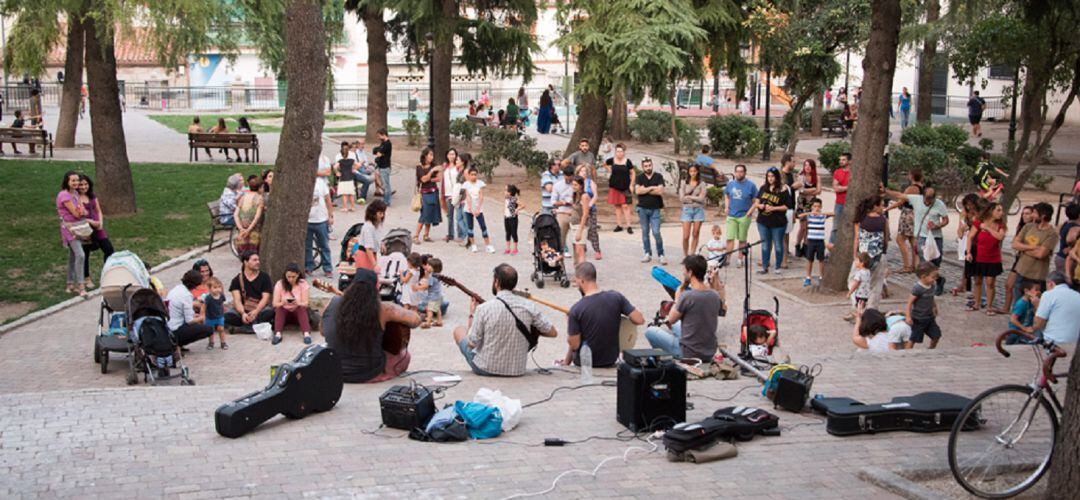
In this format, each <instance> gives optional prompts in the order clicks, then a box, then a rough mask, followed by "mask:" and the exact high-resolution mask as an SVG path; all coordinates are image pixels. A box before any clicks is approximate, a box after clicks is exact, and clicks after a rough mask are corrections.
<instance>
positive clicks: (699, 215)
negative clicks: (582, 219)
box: [593, 205, 705, 222]
mask: <svg viewBox="0 0 1080 500" xmlns="http://www.w3.org/2000/svg"><path fill="white" fill-rule="evenodd" d="M593 207H594V208H595V207H596V206H595V205H593ZM679 220H680V221H682V222H705V209H704V208H702V207H683V209H682V216H680V217H679Z"/></svg>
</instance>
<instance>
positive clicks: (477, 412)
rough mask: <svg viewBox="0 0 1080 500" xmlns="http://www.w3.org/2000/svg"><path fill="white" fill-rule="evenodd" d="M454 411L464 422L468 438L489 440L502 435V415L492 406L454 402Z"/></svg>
mask: <svg viewBox="0 0 1080 500" xmlns="http://www.w3.org/2000/svg"><path fill="white" fill-rule="evenodd" d="M454 411H456V412H457V414H458V416H459V417H461V419H462V420H464V421H465V428H467V429H469V437H471V438H473V439H490V438H494V437H499V434H502V421H503V419H502V413H500V412H499V409H498V408H495V407H494V406H488V405H486V404H483V403H476V402H469V403H466V402H465V401H455V402H454Z"/></svg>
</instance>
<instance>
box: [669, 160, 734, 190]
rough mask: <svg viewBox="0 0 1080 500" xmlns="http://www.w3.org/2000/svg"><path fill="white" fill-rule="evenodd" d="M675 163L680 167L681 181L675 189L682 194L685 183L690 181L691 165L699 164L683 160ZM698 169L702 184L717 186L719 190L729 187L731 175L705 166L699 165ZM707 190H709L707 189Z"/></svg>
mask: <svg viewBox="0 0 1080 500" xmlns="http://www.w3.org/2000/svg"><path fill="white" fill-rule="evenodd" d="M675 163H676V164H677V165H678V166H679V179H678V181H677V182H676V186H675V189H676V192H680V193H681V192H682V185H683V183H684V182H686V181H688V180H689V179H690V165H697V163H693V162H689V161H683V160H679V161H677V162H675ZM697 167H698V173H699V174H700V175H699V177H700V178H701V183H702V184H705V185H706V186H716V187H719V188H723V187H724V186H727V183H728V176H729V175H730V174H725V173H722V172H720V171H718V170H716V167H706V166H704V165H697ZM706 189H708V188H707V187H706Z"/></svg>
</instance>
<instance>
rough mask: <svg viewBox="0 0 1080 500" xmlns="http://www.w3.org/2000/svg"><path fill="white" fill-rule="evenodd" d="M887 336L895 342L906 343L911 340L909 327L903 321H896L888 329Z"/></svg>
mask: <svg viewBox="0 0 1080 500" xmlns="http://www.w3.org/2000/svg"><path fill="white" fill-rule="evenodd" d="M889 334H890V335H892V336H893V338H895V339H897V342H907V341H909V340H911V325H909V324H907V322H904V321H897V322H896V323H893V326H891V327H889Z"/></svg>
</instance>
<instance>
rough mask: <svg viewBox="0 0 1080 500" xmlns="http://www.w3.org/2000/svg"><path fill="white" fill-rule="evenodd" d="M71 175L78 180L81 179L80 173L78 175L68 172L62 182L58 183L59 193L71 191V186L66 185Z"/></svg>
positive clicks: (71, 171)
mask: <svg viewBox="0 0 1080 500" xmlns="http://www.w3.org/2000/svg"><path fill="white" fill-rule="evenodd" d="M73 175H74V176H75V177H78V178H80V179H81V178H82V174H80V173H78V172H76V171H74V170H68V171H67V173H66V174H64V180H62V181H60V190H61V191H67V190H69V189H71V185H70V184H68V181H69V180H70V179H71V176H73Z"/></svg>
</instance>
